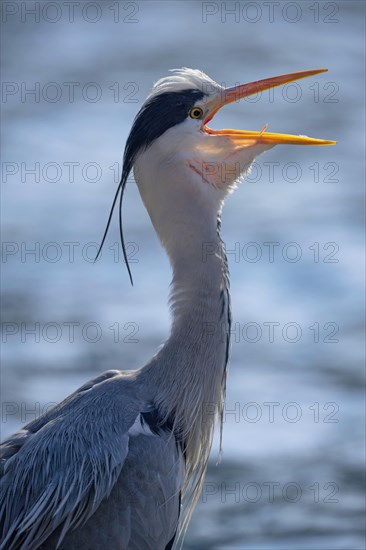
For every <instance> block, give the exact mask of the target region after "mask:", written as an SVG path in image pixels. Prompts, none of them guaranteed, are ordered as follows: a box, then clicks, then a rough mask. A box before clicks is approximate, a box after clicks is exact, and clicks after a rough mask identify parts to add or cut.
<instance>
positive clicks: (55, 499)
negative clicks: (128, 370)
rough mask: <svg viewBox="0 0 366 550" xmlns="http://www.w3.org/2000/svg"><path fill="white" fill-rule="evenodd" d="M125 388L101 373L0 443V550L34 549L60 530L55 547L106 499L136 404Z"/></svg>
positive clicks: (123, 452) (119, 466) (119, 465)
mask: <svg viewBox="0 0 366 550" xmlns="http://www.w3.org/2000/svg"><path fill="white" fill-rule="evenodd" d="M129 386H131V384H130V385H129V384H128V380H127V381H126V380H124V377H123V376H122V375H121V373H120V372H118V371H113V372H109V373H105V374H104V375H102V376H101V377H98V378H97V379H96V380H94V381H92V382H90V383H87V384H85V385H84V386H82V387H81V388H80V389H79V390H78V391H77V392H75V393H74V394H72V395H71V396H70V397H68V398H67V399H66V400H65V401H64V402H62V403H61V404H60V405H58V406H57V407H55V408H54V409H52V410H51V411H49V413H47V414H46V415H44V416H42V417H41V418H40V419H37V420H36V421H34V422H32V423H30V424H29V425H28V426H26V427H25V428H24V429H23V430H21V431H20V432H18V433H17V434H15V435H14V436H13V437H12V438H10V439H9V440H8V441H6V442H5V443H4V445H3V461H2V463H3V468H2V469H3V474H2V479H1V491H2V500H1V504H0V518H1V529H2V533H3V539H2V541H1V542H2V544H1V546H0V548H1V549H4V550H5V549H6V550H11V549H15V548H22V549H27V550H32V549H35V548H38V547H39V546H40V545H41V544H42V542H43V541H45V540H46V539H47V538H48V537H49V536H50V535H51V534H52V533H53V532H54V531H55V530H56V529H57V527H59V526H62V528H61V530H59V540H58V543H60V542H61V540H62V538H63V537H64V536H65V533H66V532H67V531H68V530H69V529H71V528H75V527H77V526H79V525H82V524H84V523H85V522H86V521H87V520H88V518H89V517H90V516H91V515H92V514H93V513H94V512H95V510H96V509H97V508H98V507H99V505H100V503H101V501H102V500H103V499H105V498H106V497H108V495H109V494H110V493H111V491H112V489H113V486H114V484H115V482H116V480H117V479H118V477H119V475H120V472H121V469H122V467H123V464H124V462H125V459H126V456H127V453H128V441H129V436H128V429H129V427H130V426H131V425H132V424H133V422H134V419H135V418H136V414H137V412H138V408H139V405H140V404H139V403H136V399H135V398H134V395H133V393H131V391H130V390H129Z"/></svg>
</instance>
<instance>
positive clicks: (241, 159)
mask: <svg viewBox="0 0 366 550" xmlns="http://www.w3.org/2000/svg"><path fill="white" fill-rule="evenodd" d="M324 70H325V69H320V70H314V71H305V72H300V73H293V74H287V75H283V76H278V77H274V78H269V79H265V80H260V81H257V82H252V83H249V84H243V85H239V86H234V87H232V88H224V87H222V86H221V85H219V84H218V83H216V82H215V81H213V80H212V79H211V78H210V77H209V76H207V75H206V74H204V73H203V72H201V71H199V70H193V69H187V68H182V69H175V70H173V71H171V75H170V76H167V77H165V78H162V79H160V80H159V81H158V82H157V83H156V84H155V86H154V87H153V89H152V91H151V92H150V94H149V95H148V97H147V99H146V101H145V103H144V104H143V106H142V108H141V110H140V112H139V113H138V115H137V117H136V119H135V121H134V124H133V126H132V129H131V133H130V135H129V138H128V141H127V144H126V150H125V159H124V160H125V165H126V164H127V165H128V166H132V165H134V173H135V179H136V181H137V184H138V186H139V189H140V193H141V195H142V198H143V200H144V203H145V206H146V207H147V209H148V211H149V213H150V216H151V217H154V218H156V216H158V215H159V216H161V215H163V212H162V205H163V204H164V203H165V202H167V203H168V205H167V206H168V207H169V209H170V210H172V209H173V210H174V208H177V209H179V210H180V211H181V210H182V206H183V203H184V202H187V203H188V204H190V205H191V207H190V208H188V211H189V210H191V208H192V205H193V203H197V201H198V202H206V203H208V204H211V205H212V207H213V209H214V210H215V211H216V213H217V208H220V204H222V200H223V198H224V196H225V194H226V193H227V192H228V191H230V190H231V189H233V187H234V186H235V184H236V183H237V182H238V180H240V179H241V178H242V177H243V176H244V175H245V173H246V172H247V171H248V169H249V168H250V166H251V164H252V163H253V161H254V160H255V158H256V157H257V156H258V155H259V154H261V153H262V152H263V151H266V150H268V149H270V148H272V147H273V146H275V145H277V144H296V145H328V144H331V143H334V142H330V141H325V140H320V139H312V138H308V137H306V136H292V135H287V134H275V133H270V132H267V131H266V129H265V128H264V129H263V130H262V131H248V130H230V129H227V130H213V129H211V128H210V127H209V126H208V124H209V122H210V121H211V119H212V118H213V117H214V115H215V114H216V113H217V112H218V111H219V109H221V108H222V107H223V106H224V105H227V104H229V103H232V102H234V101H237V100H240V99H242V98H245V97H247V96H249V95H252V94H255V93H258V92H260V91H263V90H267V89H269V88H271V87H273V86H279V85H281V84H286V83H287V82H291V81H294V80H297V79H300V78H304V77H306V76H311V75H314V74H317V73H320V72H324ZM156 203H158V204H157V205H156ZM153 205H154V206H153ZM153 210H154V211H156V215H154V212H153ZM165 215H166V213H165ZM153 221H154V220H153Z"/></svg>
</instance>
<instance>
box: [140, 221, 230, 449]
mask: <svg viewBox="0 0 366 550" xmlns="http://www.w3.org/2000/svg"><path fill="white" fill-rule="evenodd" d="M219 227H220V222H219V220H218V219H216V220H215V224H214V225H213V227H210V228H209V229H208V230H205V232H204V233H202V232H199V229H198V227H197V226H196V227H192V225H189V226H188V225H187V226H185V227H184V226H183V225H182V227H181V232H180V238H179V243H180V244H179V243H178V245H176V246H175V247H174V248H172V247H169V243H164V244H165V245H166V248H167V251H168V254H169V257H170V260H171V263H172V267H173V280H172V292H171V296H170V304H171V309H172V313H173V323H172V328H171V334H170V336H169V338H168V340H167V341H166V343H165V344H164V346H163V347H162V349H161V350H160V351H159V352H158V354H157V355H156V356H155V357H154V358H153V359H152V361H151V362H150V363H149V364H148V365H147V366H146V367H145V369H146V371H147V373H148V376H149V381H150V382H149V383H150V387H151V383H152V381H154V387H155V390H154V393H155V395H156V399H157V402H158V403H159V406H160V407H161V410H162V412H163V414H164V416H166V417H167V418H168V417H173V418H174V421H175V422H176V423H177V425H178V428H179V430H180V431H181V432H182V433H183V434H184V436H185V435H186V434H188V433H189V434H190V435H189V438H190V439H191V437H193V438H200V437H202V434H203V432H205V434H206V435H205V436H206V437H207V438H211V436H212V433H211V432H212V429H213V425H214V422H215V418H216V416H217V413H222V408H223V401H224V394H225V378H226V376H225V375H226V365H227V361H228V354H229V341H230V321H231V310H230V295H229V282H228V271H227V261H226V256H225V251H224V248H223V243H222V241H221V238H220V233H219ZM174 242H175V243H176V242H177V240H176V239H175V240H174ZM188 243H189V245H188ZM196 445H198V440H197V441H196ZM208 446H209V447H210V445H208Z"/></svg>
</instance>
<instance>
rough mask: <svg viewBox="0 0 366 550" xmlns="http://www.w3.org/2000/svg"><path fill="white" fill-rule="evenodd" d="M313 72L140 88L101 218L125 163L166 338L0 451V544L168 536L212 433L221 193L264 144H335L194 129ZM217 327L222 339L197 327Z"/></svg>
mask: <svg viewBox="0 0 366 550" xmlns="http://www.w3.org/2000/svg"><path fill="white" fill-rule="evenodd" d="M323 71H324V69H319V70H314V71H304V72H299V73H293V74H288V75H283V76H279V77H274V78H269V79H265V80H261V81H257V82H253V83H249V84H244V85H238V86H234V87H231V88H224V87H223V86H221V85H219V84H217V83H216V82H214V81H213V80H212V79H211V78H209V77H208V76H207V75H206V74H204V73H203V72H201V71H199V70H193V69H187V68H182V69H175V70H173V71H172V72H171V74H170V75H169V76H167V77H165V78H162V79H160V80H159V81H158V82H157V83H156V84H155V85H154V87H153V89H152V91H151V92H150V94H149V95H148V97H147V99H146V101H145V102H144V104H143V105H142V107H141V109H140V111H139V112H138V114H137V116H136V118H135V120H134V123H133V126H132V129H131V132H130V134H129V137H128V139H127V143H126V147H125V153H124V162H123V172H122V179H121V183H120V185H119V187H118V191H117V194H116V196H115V199H114V202H113V206H112V211H111V215H112V212H113V207H114V206H115V204H116V201H117V199H118V196H119V197H120V201H122V196H123V190H124V187H125V184H126V180H127V177H128V175H129V173H130V171H131V170H132V169H133V170H134V176H135V180H136V183H137V185H138V188H139V191H140V194H141V197H142V200H143V202H144V205H145V207H146V209H147V211H148V213H149V216H150V218H151V221H152V224H153V226H154V228H155V231H156V232H157V234H158V236H159V239H160V241H161V243H162V245H163V247H164V248H165V250H166V252H167V254H168V257H169V260H170V263H171V266H172V271H173V280H172V290H171V296H170V303H171V309H172V316H173V321H172V327H171V332H170V336H169V338H168V340H167V341H166V343H165V344H164V346H163V347H162V348H161V349H160V350H159V351H158V353H156V355H155V356H154V357H153V358H152V359H151V361H149V362H148V363H147V364H146V365H145V366H143V367H142V368H140V369H139V370H135V371H118V370H115V371H108V372H105V373H103V374H101V375H100V376H98V377H97V378H95V379H93V380H91V381H89V382H87V383H85V384H84V385H83V386H82V387H80V388H79V389H77V390H76V391H75V392H74V393H73V394H71V395H70V396H69V397H67V398H66V399H65V400H64V401H62V402H61V403H60V404H58V405H57V406H55V407H54V408H53V409H52V410H49V411H48V412H47V413H45V414H43V415H42V416H41V417H39V418H38V419H36V420H34V421H32V422H31V423H29V424H27V425H26V426H24V428H23V429H21V430H20V431H18V432H17V433H16V434H14V435H12V436H11V437H10V438H8V439H7V440H6V441H5V442H4V443H3V445H2V463H1V469H2V480H1V484H2V499H1V527H2V537H1V542H2V544H1V549H3V550H5V549H6V550H13V549H22V550H34V549H37V548H41V549H51V548H52V549H54V548H60V549H64V550H66V549H67V550H70V549H71V550H76V549H78V548H80V549H108V550H117V549H127V548H128V549H131V550H133V549H136V550H144V549H151V550H160V549H162V550H163V549H169V548H173V546H174V545H177V544H178V541H180V540H182V538H181V536H183V535H184V533H185V530H186V528H187V526H188V523H189V520H190V517H191V514H192V511H193V508H194V505H195V503H196V502H197V499H198V497H199V494H200V490H201V488H202V483H203V480H204V476H205V472H206V468H207V463H208V459H209V455H210V450H211V444H212V438H213V433H214V428H215V424H216V421H217V420H219V423H220V424H221V429H222V414H223V406H224V399H225V383H226V373H227V365H228V358H229V346H230V323H231V307H230V294H229V278H228V266H227V259H226V255H225V249H224V246H223V242H222V240H221V237H220V224H221V221H220V219H221V211H222V207H223V202H224V199H225V197H226V196H227V195H228V194H229V193H230V192H231V191H232V190H233V189H234V188H235V186H236V184H237V183H238V181H239V180H240V179H241V178H242V177H243V176H245V174H246V172H247V171H248V169H249V168H250V166H251V164H252V163H253V161H254V159H255V158H256V157H257V156H258V155H259V154H261V153H262V152H264V151H266V150H268V149H270V148H272V147H273V146H275V145H277V144H298V145H330V144H333V143H335V142H332V141H326V140H320V139H313V138H308V137H306V136H293V135H287V134H276V133H270V132H267V131H266V127H265V128H263V130H262V131H245V130H228V129H226V130H213V129H211V128H209V127H208V126H207V124H208V122H209V121H210V120H211V119H212V118H213V116H214V115H215V113H216V112H217V111H218V110H219V109H220V108H221V107H223V106H224V105H226V104H228V103H231V102H233V101H236V100H239V99H241V98H244V97H246V96H248V95H251V94H253V93H257V92H260V91H262V90H266V89H269V88H270V87H273V86H278V85H282V84H285V83H287V82H291V81H294V80H297V79H300V78H304V77H307V76H311V75H315V74H317V73H321V72H323ZM111 215H110V217H109V220H108V224H107V230H108V226H109V223H110V220H111ZM105 236H106V234H104V237H103V241H102V244H103V242H104V239H105ZM207 245H209V246H210V247H211V248H210V251H211V253H206V254H205V250H206V252H207ZM217 323H220V326H221V325H222V324H224V326H225V334H226V335H227V336H226V338H224V339H222V338H217V336H215V335H212V334H211V333H210V331H209V330H207V327H210V326H212V325H213V324H217Z"/></svg>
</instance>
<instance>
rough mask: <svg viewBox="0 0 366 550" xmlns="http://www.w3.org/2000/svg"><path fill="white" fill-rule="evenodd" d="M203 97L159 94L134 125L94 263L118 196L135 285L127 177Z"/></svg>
mask: <svg viewBox="0 0 366 550" xmlns="http://www.w3.org/2000/svg"><path fill="white" fill-rule="evenodd" d="M204 95H205V94H204V93H203V92H201V91H200V90H197V89H189V90H182V91H180V92H163V93H160V94H157V95H156V96H153V97H152V98H151V99H149V100H148V101H147V102H146V103H144V105H143V106H142V107H141V109H140V111H139V112H138V113H137V115H136V118H135V120H134V122H133V125H132V128H131V132H130V134H129V136H128V139H127V142H126V147H125V151H124V154H123V168H122V176H121V181H120V182H119V185H118V187H117V191H116V194H115V196H114V199H113V203H112V207H111V210H110V213H109V217H108V221H107V226H106V228H105V231H104V235H103V238H102V242H101V244H100V247H99V250H98V253H97V255H96V257H95V260H94V261H96V260H97V259H98V258H99V256H100V253H101V251H102V248H103V245H104V242H105V239H106V237H107V233H108V230H109V226H110V224H111V220H112V215H113V211H114V208H115V206H116V203H117V200H118V197H119V234H120V238H121V244H122V251H123V258H124V260H125V263H126V266H127V271H128V275H129V277H130V281H131V284H132V285H133V280H132V274H131V269H130V265H129V263H128V258H127V253H126V246H125V242H124V237H123V227H122V202H123V196H124V191H125V188H126V183H127V178H128V176H129V174H130V172H131V170H132V168H133V165H134V163H135V160H136V157H137V154H138V153H140V152H142V151H143V150H145V149H147V148H148V147H149V145H151V143H152V142H153V141H154V140H155V139H157V138H158V137H160V136H161V135H162V134H164V132H166V131H167V130H169V128H172V127H173V126H175V125H176V124H179V123H180V122H183V121H184V120H185V119H186V118H187V116H188V113H189V111H190V110H191V108H192V107H193V106H194V104H195V103H196V101H198V100H200V99H202V98H203V97H204Z"/></svg>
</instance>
